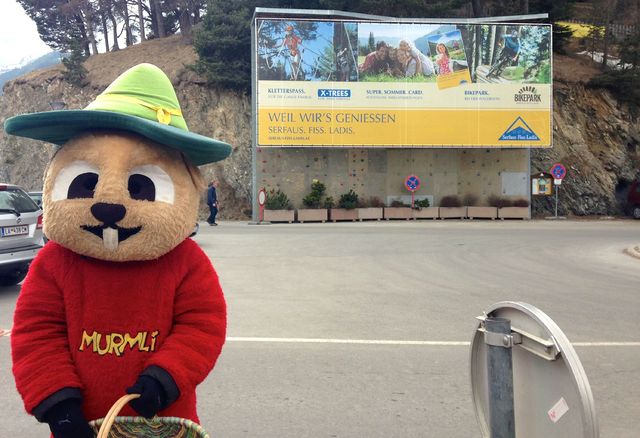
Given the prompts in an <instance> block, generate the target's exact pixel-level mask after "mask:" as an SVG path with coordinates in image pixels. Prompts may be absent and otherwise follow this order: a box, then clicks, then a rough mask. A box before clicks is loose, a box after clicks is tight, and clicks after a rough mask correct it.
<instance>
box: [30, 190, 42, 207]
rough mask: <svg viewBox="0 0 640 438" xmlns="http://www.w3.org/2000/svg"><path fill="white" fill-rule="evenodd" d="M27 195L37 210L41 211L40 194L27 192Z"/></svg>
mask: <svg viewBox="0 0 640 438" xmlns="http://www.w3.org/2000/svg"><path fill="white" fill-rule="evenodd" d="M27 194H28V195H29V196H30V197H31V199H33V202H35V203H36V205H37V206H38V208H40V209H42V192H28V193H27Z"/></svg>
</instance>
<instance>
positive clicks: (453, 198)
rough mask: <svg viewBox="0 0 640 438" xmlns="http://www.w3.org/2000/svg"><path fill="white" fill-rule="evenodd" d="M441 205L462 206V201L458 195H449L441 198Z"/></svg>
mask: <svg viewBox="0 0 640 438" xmlns="http://www.w3.org/2000/svg"><path fill="white" fill-rule="evenodd" d="M440 207H462V202H461V201H460V197H458V195H447V196H443V197H442V199H440Z"/></svg>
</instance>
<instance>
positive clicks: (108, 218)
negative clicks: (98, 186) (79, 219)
mask: <svg viewBox="0 0 640 438" xmlns="http://www.w3.org/2000/svg"><path fill="white" fill-rule="evenodd" d="M91 214H93V216H94V217H95V218H96V219H98V220H99V221H101V222H104V224H105V225H115V223H116V222H118V221H120V220H122V218H123V217H124V215H125V214H127V209H126V208H124V205H121V204H108V203H106V202H98V203H95V204H93V205H92V206H91Z"/></svg>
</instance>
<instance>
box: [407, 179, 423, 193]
mask: <svg viewBox="0 0 640 438" xmlns="http://www.w3.org/2000/svg"><path fill="white" fill-rule="evenodd" d="M404 186H405V187H406V188H407V190H409V191H410V192H415V191H416V190H418V189H419V188H420V178H418V177H417V176H415V175H409V176H408V177H407V179H405V180H404Z"/></svg>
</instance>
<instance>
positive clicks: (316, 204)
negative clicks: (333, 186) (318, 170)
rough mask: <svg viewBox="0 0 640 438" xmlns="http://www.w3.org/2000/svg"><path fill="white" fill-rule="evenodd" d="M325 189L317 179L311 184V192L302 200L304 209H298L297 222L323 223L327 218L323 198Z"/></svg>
mask: <svg viewBox="0 0 640 438" xmlns="http://www.w3.org/2000/svg"><path fill="white" fill-rule="evenodd" d="M325 190H326V187H325V185H324V184H322V183H321V182H320V181H318V180H317V179H314V180H313V182H312V183H311V192H310V193H309V194H308V195H306V196H305V197H304V198H302V204H303V205H304V206H305V208H299V209H298V221H299V222H302V223H304V222H312V221H316V222H317V221H320V222H325V221H326V220H327V218H328V215H327V209H326V208H324V204H323V202H322V201H323V200H322V198H323V196H324V192H325Z"/></svg>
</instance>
